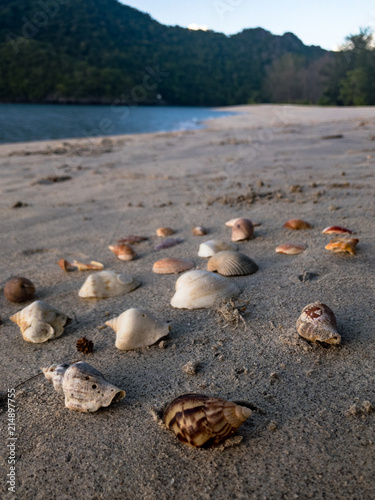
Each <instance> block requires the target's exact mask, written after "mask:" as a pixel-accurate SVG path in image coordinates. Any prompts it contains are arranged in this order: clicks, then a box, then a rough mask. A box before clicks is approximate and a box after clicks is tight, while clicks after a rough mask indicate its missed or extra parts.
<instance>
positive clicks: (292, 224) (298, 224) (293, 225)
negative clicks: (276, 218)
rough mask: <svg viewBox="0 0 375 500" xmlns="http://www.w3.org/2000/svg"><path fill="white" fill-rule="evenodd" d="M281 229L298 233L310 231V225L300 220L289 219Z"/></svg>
mask: <svg viewBox="0 0 375 500" xmlns="http://www.w3.org/2000/svg"><path fill="white" fill-rule="evenodd" d="M283 227H286V228H287V229H294V230H296V231H298V230H300V229H310V228H311V227H312V225H311V224H309V223H308V222H306V221H304V220H301V219H289V220H288V221H286V222H285V224H284V226H283Z"/></svg>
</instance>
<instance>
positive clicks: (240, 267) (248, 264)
mask: <svg viewBox="0 0 375 500" xmlns="http://www.w3.org/2000/svg"><path fill="white" fill-rule="evenodd" d="M258 269H259V267H258V266H257V265H256V264H255V262H254V261H253V260H251V259H250V257H248V256H247V255H245V254H243V253H240V252H234V251H233V250H226V251H224V252H218V253H215V255H214V256H212V257H211V258H210V260H209V261H208V262H207V271H217V272H218V273H219V274H222V275H223V276H246V275H247V274H254V273H255V272H257V271H258Z"/></svg>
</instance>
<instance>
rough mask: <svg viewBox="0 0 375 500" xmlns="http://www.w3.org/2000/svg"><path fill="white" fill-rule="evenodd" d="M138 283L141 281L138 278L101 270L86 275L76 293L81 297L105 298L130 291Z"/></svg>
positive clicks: (137, 285) (138, 284)
mask: <svg viewBox="0 0 375 500" xmlns="http://www.w3.org/2000/svg"><path fill="white" fill-rule="evenodd" d="M140 285H141V283H140V282H139V281H138V280H136V279H134V278H133V277H132V276H129V275H127V274H120V273H116V272H115V271H101V272H100V273H96V274H90V276H88V278H87V279H86V281H85V282H84V284H83V285H82V287H81V289H80V290H79V292H78V295H79V296H80V297H83V298H97V299H106V298H108V297H115V296H116V295H122V294H124V293H128V292H131V291H132V290H135V289H136V288H138V287H139V286H140Z"/></svg>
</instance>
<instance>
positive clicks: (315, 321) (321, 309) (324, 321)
mask: <svg viewBox="0 0 375 500" xmlns="http://www.w3.org/2000/svg"><path fill="white" fill-rule="evenodd" d="M296 328H297V332H298V333H299V335H301V337H303V338H305V339H307V340H310V341H311V342H324V343H325V344H340V342H341V337H340V335H339V333H338V331H337V329H336V318H335V315H334V313H333V311H332V309H330V308H329V307H328V306H326V305H325V304H322V303H321V302H313V303H311V304H309V305H307V306H306V307H304V308H303V309H302V313H301V316H300V317H299V318H298V320H297V323H296Z"/></svg>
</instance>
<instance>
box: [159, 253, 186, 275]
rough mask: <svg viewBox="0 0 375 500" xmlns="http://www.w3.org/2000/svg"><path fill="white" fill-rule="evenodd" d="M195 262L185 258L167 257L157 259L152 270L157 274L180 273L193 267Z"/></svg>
mask: <svg viewBox="0 0 375 500" xmlns="http://www.w3.org/2000/svg"><path fill="white" fill-rule="evenodd" d="M193 267H194V262H192V261H191V260H185V259H174V258H171V257H170V258H166V259H160V260H157V261H156V262H155V263H154V265H153V266H152V271H153V272H154V273H157V274H178V273H182V272H184V271H188V270H189V269H193Z"/></svg>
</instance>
